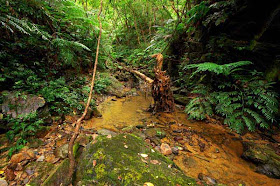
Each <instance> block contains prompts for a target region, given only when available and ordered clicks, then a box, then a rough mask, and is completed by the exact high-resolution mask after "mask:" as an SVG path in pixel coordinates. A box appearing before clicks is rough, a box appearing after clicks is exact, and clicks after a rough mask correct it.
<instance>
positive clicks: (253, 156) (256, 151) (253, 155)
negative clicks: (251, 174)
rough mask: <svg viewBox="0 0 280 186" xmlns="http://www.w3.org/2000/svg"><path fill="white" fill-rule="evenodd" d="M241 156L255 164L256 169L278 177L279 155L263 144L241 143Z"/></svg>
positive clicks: (279, 175) (279, 167)
mask: <svg viewBox="0 0 280 186" xmlns="http://www.w3.org/2000/svg"><path fill="white" fill-rule="evenodd" d="M243 146H244V152H243V154H242V157H243V158H244V159H246V160H248V161H251V162H253V163H255V164H256V165H257V169H256V171H257V172H259V173H261V174H265V175H267V176H269V177H272V178H280V156H279V155H277V154H276V153H275V151H274V150H273V149H272V148H270V147H269V146H268V145H265V144H255V143H250V142H246V143H243Z"/></svg>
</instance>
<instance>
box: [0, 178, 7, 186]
mask: <svg viewBox="0 0 280 186" xmlns="http://www.w3.org/2000/svg"><path fill="white" fill-rule="evenodd" d="M0 186H8V183H7V181H6V180H2V179H0Z"/></svg>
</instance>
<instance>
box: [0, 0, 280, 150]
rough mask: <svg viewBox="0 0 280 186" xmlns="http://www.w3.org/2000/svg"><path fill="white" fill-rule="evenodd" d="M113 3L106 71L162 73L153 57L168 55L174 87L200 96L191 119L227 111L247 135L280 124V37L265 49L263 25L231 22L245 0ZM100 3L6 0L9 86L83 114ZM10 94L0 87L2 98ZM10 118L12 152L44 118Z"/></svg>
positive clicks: (0, 39) (2, 76)
mask: <svg viewBox="0 0 280 186" xmlns="http://www.w3.org/2000/svg"><path fill="white" fill-rule="evenodd" d="M103 3H104V4H103V6H104V11H103V13H102V15H101V19H102V23H103V24H102V25H103V35H102V40H101V50H100V57H99V69H98V70H99V71H106V70H107V71H110V72H111V73H113V72H115V71H117V67H121V66H123V65H126V66H129V67H133V68H137V69H139V70H140V71H142V72H144V73H145V74H146V75H148V76H150V77H153V75H154V74H153V68H154V63H155V61H154V60H153V59H151V57H150V55H151V54H155V53H163V54H164V69H165V70H167V72H168V73H169V74H170V75H171V78H172V80H173V85H175V86H177V87H180V90H181V94H184V96H188V95H191V97H192V98H193V99H192V100H191V101H190V102H189V104H188V105H187V106H186V109H185V111H186V113H187V114H188V115H189V118H190V119H198V120H203V119H207V118H208V117H215V116H217V115H218V116H220V117H221V118H222V120H223V122H224V123H225V124H227V125H229V127H230V128H232V129H234V130H236V131H237V132H239V133H241V132H243V131H244V129H246V128H248V130H249V131H255V130H256V129H258V128H265V129H269V128H270V127H272V126H273V125H275V124H276V123H277V119H278V116H277V113H278V112H279V103H278V97H277V93H276V92H277V86H278V87H279V82H278V84H276V85H275V84H274V83H273V82H272V81H271V80H277V78H280V77H279V75H278V72H279V71H278V70H277V68H278V67H277V64H279V60H278V58H277V57H275V56H276V54H277V52H274V51H273V50H272V51H273V53H269V52H270V51H271V50H270V49H273V46H274V45H269V47H270V48H268V49H267V50H265V51H262V50H261V49H262V48H264V45H259V44H260V41H257V38H261V36H262V34H263V32H260V33H259V32H258V33H257V32H254V35H253V37H251V36H250V37H249V36H247V35H245V36H243V35H242V37H241V36H240V37H239V35H238V34H239V33H238V34H237V33H235V32H232V33H231V30H230V28H231V27H230V26H231V25H235V23H234V24H230V23H228V24H226V23H227V21H228V20H231V19H233V20H235V19H236V18H234V15H238V14H237V13H238V10H237V9H238V8H236V7H238V6H239V4H241V5H242V3H241V2H237V1H234V0H229V1H212V0H209V1H202V0H193V1H186V0H178V1H173V0H122V1H117V0H104V2H103ZM241 5H240V6H241ZM99 6H100V2H99V1H93V0H85V1H84V0H48V1H43V0H13V1H10V0H0V32H1V35H0V48H1V51H0V66H1V68H0V72H1V73H0V93H2V91H4V90H8V91H13V92H17V93H18V94H22V95H24V94H35V95H38V96H42V97H43V98H44V99H45V101H46V103H47V104H46V105H47V106H48V109H49V111H50V113H51V115H52V116H60V117H61V116H63V115H65V114H73V113H74V114H81V112H82V110H83V109H84V105H85V104H84V102H85V101H86V99H87V95H88V92H89V82H90V80H89V76H88V75H89V74H90V73H91V70H92V66H93V59H94V57H95V52H94V51H95V49H96V41H97V39H96V37H97V33H98V31H99V30H98V26H97V25H98V21H97V13H98V7H99ZM234 28H235V27H234ZM235 29H236V28H235ZM263 29H266V28H261V29H260V28H259V29H255V30H263ZM220 30H221V32H220ZM236 30H238V29H236ZM222 31H223V32H222ZM236 35H237V36H236ZM244 38H245V39H244ZM264 39H265V38H264ZM268 51H269V52H268ZM265 52H267V55H264V57H263V58H260V57H259V56H261V55H260V53H261V54H263V53H265ZM255 54H257V55H255ZM273 55H274V56H273ZM255 56H256V57H255ZM267 56H273V57H271V58H273V60H274V58H275V60H276V62H275V63H274V61H273V64H274V66H273V65H272V67H273V70H269V69H268V68H267V69H265V70H264V69H262V66H261V65H260V62H259V61H258V60H259V58H260V59H266V58H267ZM277 60H278V61H277ZM206 61H214V62H215V63H209V62H207V63H206ZM235 61H238V62H235ZM263 61H264V60H263ZM263 61H262V63H265V62H263ZM249 65H250V66H249ZM248 66H249V68H248ZM278 66H279V65H278ZM258 71H261V72H258ZM268 77H269V78H268ZM111 85H112V82H111V80H110V78H108V77H107V76H105V75H101V74H99V75H98V76H97V80H96V82H95V93H98V94H102V93H104V90H105V89H106V88H107V87H108V86H111ZM3 98H4V96H3V95H0V104H1V103H2V102H3ZM91 106H94V100H93V101H92V104H91ZM4 118H5V124H7V123H9V126H11V127H10V131H9V132H8V134H7V136H8V138H9V139H10V140H14V139H17V142H16V143H17V145H16V147H15V148H14V149H12V151H14V150H17V149H19V147H22V146H23V145H24V144H25V143H26V138H28V137H29V136H30V135H33V132H35V131H36V130H38V129H39V128H40V126H41V125H42V123H44V122H42V121H43V119H44V118H42V117H40V116H38V115H28V116H26V117H24V118H10V117H9V116H4ZM62 118H63V117H62ZM1 120H2V119H1ZM27 134H28V135H27Z"/></svg>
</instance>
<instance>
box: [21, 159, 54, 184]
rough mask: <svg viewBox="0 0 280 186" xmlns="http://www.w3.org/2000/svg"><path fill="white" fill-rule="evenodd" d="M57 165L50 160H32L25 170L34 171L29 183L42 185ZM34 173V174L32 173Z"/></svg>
mask: <svg viewBox="0 0 280 186" xmlns="http://www.w3.org/2000/svg"><path fill="white" fill-rule="evenodd" d="M54 167H55V165H53V164H51V163H48V162H36V161H35V162H31V163H30V164H28V166H27V167H26V168H25V169H24V171H25V172H33V173H34V175H36V176H33V177H32V178H31V180H30V182H29V185H32V186H33V185H34V186H35V185H41V184H42V183H43V182H44V181H45V180H46V179H47V178H48V177H49V175H50V171H51V170H52V169H53V168H54ZM32 175H33V174H32Z"/></svg>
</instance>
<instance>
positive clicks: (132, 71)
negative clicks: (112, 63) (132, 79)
mask: <svg viewBox="0 0 280 186" xmlns="http://www.w3.org/2000/svg"><path fill="white" fill-rule="evenodd" d="M123 70H125V71H127V72H130V73H133V74H135V75H136V76H138V77H140V78H141V79H143V80H144V81H145V82H147V83H150V84H152V83H153V82H154V80H152V79H151V78H149V77H148V76H146V75H145V74H143V73H141V72H139V71H137V70H133V69H129V68H127V67H123Z"/></svg>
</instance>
